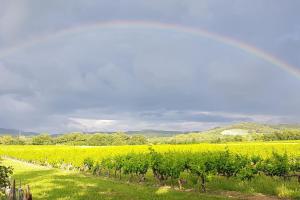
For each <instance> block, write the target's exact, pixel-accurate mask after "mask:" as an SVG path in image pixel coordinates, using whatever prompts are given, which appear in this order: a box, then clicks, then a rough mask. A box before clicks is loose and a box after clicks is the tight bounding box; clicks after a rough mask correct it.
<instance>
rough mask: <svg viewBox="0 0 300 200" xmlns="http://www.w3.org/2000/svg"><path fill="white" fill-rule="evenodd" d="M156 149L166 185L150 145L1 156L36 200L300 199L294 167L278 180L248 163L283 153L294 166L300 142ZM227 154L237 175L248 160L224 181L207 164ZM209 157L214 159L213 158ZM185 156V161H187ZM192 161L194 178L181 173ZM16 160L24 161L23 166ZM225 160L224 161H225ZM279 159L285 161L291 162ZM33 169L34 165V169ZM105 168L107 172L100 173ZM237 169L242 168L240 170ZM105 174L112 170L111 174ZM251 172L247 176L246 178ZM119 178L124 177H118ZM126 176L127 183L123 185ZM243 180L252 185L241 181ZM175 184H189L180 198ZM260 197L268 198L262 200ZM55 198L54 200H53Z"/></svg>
mask: <svg viewBox="0 0 300 200" xmlns="http://www.w3.org/2000/svg"><path fill="white" fill-rule="evenodd" d="M152 149H153V152H155V153H154V154H151V155H155V156H157V157H155V161H157V160H158V161H159V159H162V161H163V162H167V163H168V166H161V165H157V166H155V167H156V168H155V169H157V171H156V172H158V173H161V174H162V175H164V176H166V177H167V178H166V179H161V180H160V181H161V182H158V181H157V179H155V178H153V175H155V173H156V172H154V171H153V168H154V167H153V166H154V164H153V160H152V161H151V162H152V163H151V164H150V163H145V160H147V159H148V158H146V156H145V155H146V154H149V146H147V145H141V146H107V147H90V146H9V145H8V146H0V154H1V155H2V156H6V157H7V158H6V159H5V160H4V164H5V165H11V166H13V167H14V168H15V175H14V176H15V178H16V179H22V181H23V182H24V181H25V182H26V183H29V184H30V185H31V187H32V188H33V191H35V192H34V194H35V195H36V197H37V198H36V199H187V198H188V199H196V198H199V197H202V198H200V199H227V198H229V196H232V198H237V199H276V198H275V196H277V197H284V198H292V199H299V198H300V189H299V188H300V187H299V183H298V182H297V179H296V178H294V177H292V178H288V179H286V178H285V175H288V174H290V172H292V169H291V168H292V167H291V166H292V165H289V166H285V165H282V163H281V162H280V163H279V164H280V166H279V167H281V168H282V166H283V169H284V168H286V170H287V172H284V173H282V174H280V173H281V172H280V173H278V172H277V171H276V170H275V171H276V173H277V174H276V173H275V172H274V173H275V174H271V176H269V175H270V174H269V173H270V171H268V173H264V174H260V175H258V174H257V173H254V172H253V166H252V164H251V166H250V165H249V163H247V162H248V160H247V159H248V157H249V158H250V157H253V156H260V157H261V159H265V161H264V162H262V163H264V164H265V166H269V165H270V164H274V162H273V161H272V159H271V161H272V162H271V161H270V162H269V161H268V158H272V156H273V157H274V155H273V152H277V153H278V154H279V155H280V156H281V155H286V158H288V159H289V160H293V159H294V158H297V159H299V157H300V142H299V141H289V142H269V143H266V142H264V143H263V142H255V143H254V142H253V143H245V142H243V143H228V144H193V145H154V146H152ZM225 149H226V150H228V151H230V152H231V153H230V156H229V157H228V158H229V160H228V161H230V165H231V166H229V168H230V169H229V170H232V169H234V168H232V167H233V166H235V165H238V166H239V164H240V162H239V160H245V159H246V160H247V162H246V164H245V165H244V166H243V167H240V166H239V167H240V168H241V169H242V170H240V171H241V172H243V173H240V171H239V172H238V171H236V172H235V171H232V173H231V174H230V173H229V174H226V173H227V172H228V171H226V170H228V169H225V171H224V172H226V173H225V176H219V175H218V174H220V173H219V172H218V173H216V170H217V168H214V169H213V170H211V169H210V168H207V166H206V164H207V161H210V159H211V158H210V157H214V156H215V155H218V152H223V153H224V152H226V151H225ZM207 152H210V153H209V154H207ZM140 155H142V157H141V156H140ZM182 155H184V156H183V157H182ZM191 155H192V156H191ZM221 155H226V154H221ZM236 155H238V157H236ZM144 156H145V157H144ZM189 156H191V157H190V158H195V160H197V159H198V158H201V159H200V160H199V159H198V160H197V162H191V163H192V164H194V165H191V168H189V171H190V172H189V173H188V172H187V171H186V170H185V169H182V170H179V169H180V168H181V163H180V160H182V158H184V157H189ZM193 156H194V157H193ZM195 156H196V157H195ZM275 157H276V156H275ZM11 158H14V159H18V160H22V162H20V161H16V160H12V159H11ZM202 158H203V159H202ZM220 158H221V159H223V157H222V156H221V157H220ZM220 158H219V159H220ZM279 158H280V159H283V160H284V158H285V157H284V156H282V157H279ZM292 158H293V159H292ZM118 159H121V160H122V166H121V167H120V169H119V168H118V166H119V163H118ZM126 159H127V160H126ZM203 160H204V161H205V162H206V163H205V165H202V161H203ZM25 161H26V162H25ZM103 161H105V162H103ZM107 161H109V162H107ZM132 161H134V162H132ZM225 161H226V160H225ZM266 161H268V162H266ZM275 161H276V160H275ZM218 162H220V160H219V161H218ZM222 162H223V160H222ZM237 162H239V164H237ZM249 162H250V160H249ZM29 163H34V165H33V164H29ZM99 163H100V164H99ZM195 163H196V165H195ZM250 163H252V161H251V162H250ZM98 164H99V166H98ZM143 164H147V166H146V169H147V170H146V171H145V172H143V173H141V166H143ZM288 164H289V163H288ZM40 165H44V166H40ZM100 165H101V167H103V169H100V168H101V167H100ZM150 165H151V166H152V171H151V170H150V168H151V167H150ZM226 165H227V164H226ZM135 166H139V167H140V168H137V167H135ZM195 166H196V167H197V168H195ZM224 166H225V165H224ZM249 166H250V168H249ZM53 167H54V168H53ZM193 167H194V168H193ZM199 167H200V168H199ZM203 167H204V168H203ZM296 167H298V165H297V166H296ZM56 168H61V169H56ZM144 168H145V167H144ZM281 168H280V170H281ZM66 169H68V170H66ZM142 169H143V168H142ZM162 169H163V170H165V171H166V174H163V172H162ZM195 169H196V170H195ZM236 169H238V168H237V167H236ZM245 169H246V171H245ZM276 169H277V168H276ZM278 169H279V168H278ZM105 170H108V174H107V171H105ZM130 170H131V171H130ZM134 170H137V171H134ZM139 170H140V171H139ZM238 170H239V169H238ZM243 170H244V171H243ZM249 170H250V172H251V173H250V174H249ZM267 170H269V169H267ZM80 171H82V172H80ZM262 171H263V170H262ZM283 171H284V170H283ZM294 171H295V170H294ZM245 172H247V173H246V176H245ZM110 173H111V175H110V176H109V174H110ZM117 173H119V174H118V175H117ZM153 173H154V174H153ZM272 173H273V171H272ZM92 174H94V175H92ZM107 175H108V176H109V178H108V177H107ZM121 175H122V179H121V180H119V176H120V177H121ZM192 175H193V177H192ZM194 175H197V176H198V177H202V176H203V177H204V179H203V180H205V182H206V183H205V189H206V190H207V191H206V193H201V192H200V191H199V190H201V189H199V188H197V187H196V185H197V183H198V182H197V181H198V180H196V179H195V177H194ZM241 175H243V176H244V177H246V179H247V180H246V179H240V176H241ZM141 177H142V178H145V179H146V181H141V179H140V178H141ZM157 177H158V176H156V178H157ZM172 178H174V180H177V179H179V180H180V178H183V179H186V180H188V183H187V184H186V185H184V189H183V190H182V191H180V192H179V191H177V190H179V188H178V186H177V184H176V182H175V185H173V179H172ZM49 179H50V180H49ZM248 179H249V180H248ZM66 184H69V185H72V187H71V186H70V187H66V186H65V185H66ZM195 184H196V185H195ZM161 185H167V187H161ZM45 188H46V189H45ZM55 188H56V189H55ZM200 188H201V187H200ZM135 189H136V191H135ZM202 189H203V188H202ZM143 194H145V195H146V196H145V195H143ZM258 194H264V195H266V196H265V197H263V198H262V197H261V195H258ZM51 195H53V197H51V198H50V197H49V196H51ZM89 195H90V196H89ZM226 196H227V197H226ZM96 197H97V198H96ZM104 197H105V198H104Z"/></svg>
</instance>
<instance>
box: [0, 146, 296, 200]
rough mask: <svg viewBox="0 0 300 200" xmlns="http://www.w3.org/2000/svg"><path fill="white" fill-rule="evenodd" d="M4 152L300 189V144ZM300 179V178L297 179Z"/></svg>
mask: <svg viewBox="0 0 300 200" xmlns="http://www.w3.org/2000/svg"><path fill="white" fill-rule="evenodd" d="M0 152H1V155H2V156H8V157H12V158H16V159H19V160H23V161H27V162H31V163H36V164H39V165H45V166H52V167H55V168H64V169H68V170H78V171H84V172H90V173H93V174H94V175H95V176H106V177H110V178H114V179H120V180H126V181H129V182H136V183H146V182H151V183H156V184H158V185H169V186H171V187H176V188H178V189H180V190H182V189H186V188H192V189H194V190H196V191H202V192H205V191H206V190H207V182H209V181H214V180H215V179H219V178H223V177H224V178H225V179H226V180H227V179H228V181H230V180H231V179H232V178H234V179H239V180H240V181H242V182H251V181H252V180H253V179H255V178H256V177H269V178H270V179H274V180H278V179H280V180H282V181H283V183H285V182H286V183H291V182H292V185H293V186H292V187H293V188H294V190H293V193H292V195H290V196H295V197H297V198H298V197H299V196H300V191H299V189H295V188H299V184H300V182H299V181H300V176H299V173H300V144H299V142H296V141H295V142H289V143H231V144H198V145H154V146H110V147H79V146H77V147H75V146H1V147H0ZM297 181H298V182H299V183H298V184H297Z"/></svg>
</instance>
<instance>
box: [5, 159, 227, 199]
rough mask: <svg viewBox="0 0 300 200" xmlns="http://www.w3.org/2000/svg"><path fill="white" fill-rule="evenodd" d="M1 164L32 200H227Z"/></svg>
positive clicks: (61, 171)
mask: <svg viewBox="0 0 300 200" xmlns="http://www.w3.org/2000/svg"><path fill="white" fill-rule="evenodd" d="M2 164H4V165H6V166H12V167H13V168H14V175H13V178H15V179H16V180H17V181H20V180H21V181H22V183H23V184H29V185H30V187H31V189H32V194H33V197H34V199H36V200H39V199H40V200H47V199H49V200H56V199H57V200H68V199H70V200H71V199H72V200H79V199H80V200H93V199H95V200H96V199H97V200H99V199H110V200H114V199H116V200H117V199H122V200H134V199H139V200H140V199H147V200H148V199H157V200H168V199H170V200H171V199H172V200H173V199H174V200H177V199H189V200H193V199H205V200H206V199H207V200H224V199H228V198H226V197H222V196H217V195H209V194H201V193H197V192H179V191H175V190H172V189H170V188H166V187H151V186H145V185H138V184H129V183H121V182H118V181H113V180H106V179H104V178H97V177H93V176H89V175H84V174H82V173H79V172H70V171H63V170H60V169H51V168H46V167H42V166H37V165H31V164H27V163H24V162H20V161H15V160H7V159H6V160H3V162H2Z"/></svg>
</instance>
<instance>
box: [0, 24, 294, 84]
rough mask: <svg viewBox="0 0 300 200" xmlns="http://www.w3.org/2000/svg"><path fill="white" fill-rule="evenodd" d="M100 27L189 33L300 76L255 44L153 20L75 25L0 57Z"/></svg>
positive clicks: (11, 50) (33, 40)
mask: <svg viewBox="0 0 300 200" xmlns="http://www.w3.org/2000/svg"><path fill="white" fill-rule="evenodd" d="M99 28H102V29H104V28H148V29H149V28H151V29H158V30H171V31H175V32H180V33H187V34H191V35H194V36H198V37H202V38H207V39H210V40H213V41H216V42H220V43H222V44H225V45H228V46H231V47H234V48H237V49H240V50H243V51H244V52H246V53H249V54H252V55H254V56H256V57H257V58H260V59H262V60H264V61H266V62H268V63H270V64H272V65H274V66H277V67H279V68H281V69H282V70H284V71H286V72H288V73H289V74H291V75H294V76H295V77H297V78H300V68H297V67H296V66H292V65H290V64H288V63H287V62H285V61H283V60H281V59H279V58H276V57H275V56H273V55H271V54H270V53H268V52H266V51H263V50H261V49H259V48H257V47H255V46H252V45H250V44H247V43H245V42H242V41H239V40H236V39H233V38H230V37H227V36H224V35H220V34H217V33H213V32H210V31H207V30H204V29H199V28H193V27H188V26H183V25H177V24H167V23H161V22H153V21H123V20H122V21H120V20H117V21H108V22H96V23H91V24H84V25H80V26H75V27H71V28H66V29H63V30H60V31H57V32H54V33H51V34H48V35H45V36H41V37H37V38H34V39H32V40H29V41H27V42H24V43H21V44H18V45H15V46H12V47H11V48H8V49H4V50H2V51H1V50H0V59H1V58H4V57H6V56H8V55H11V54H13V53H15V52H16V51H19V50H21V49H25V48H28V47H31V46H34V45H37V44H40V43H43V42H47V41H49V40H53V39H56V38H60V37H64V36H67V35H70V34H76V33H81V32H85V31H90V30H93V29H99Z"/></svg>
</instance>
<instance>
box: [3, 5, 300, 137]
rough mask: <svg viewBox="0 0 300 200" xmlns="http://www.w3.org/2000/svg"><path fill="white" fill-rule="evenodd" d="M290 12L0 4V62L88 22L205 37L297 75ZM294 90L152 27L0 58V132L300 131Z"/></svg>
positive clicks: (245, 62)
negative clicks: (278, 125)
mask: <svg viewBox="0 0 300 200" xmlns="http://www.w3.org/2000/svg"><path fill="white" fill-rule="evenodd" d="M298 4H299V3H298V2H296V1H284V2H276V3H274V2H273V1H234V0H232V1H224V2H220V1H198V0H190V1H188V0H186V1H183V0H178V1H177V0H175V1H174V0H166V1H160V0H153V1H140V0H127V1H125V0H123V1H34V0H27V1H6V0H0V5H1V7H0V52H3V51H4V50H5V49H9V48H10V47H14V46H17V45H18V44H22V43H24V42H26V41H28V40H31V39H33V38H35V37H40V36H43V35H51V33H55V32H56V31H59V30H62V29H66V28H69V27H74V26H78V25H82V24H90V23H93V22H96V21H109V20H116V19H118V20H146V21H159V22H165V23H172V24H181V25H185V26H191V27H194V28H197V27H198V28H205V29H208V30H210V31H213V32H217V33H219V34H224V35H227V36H228V37H234V38H237V39H240V40H243V41H245V42H249V43H252V44H253V45H256V46H258V47H260V48H262V49H265V50H268V51H269V52H270V53H273V54H274V55H276V56H278V57H281V58H284V59H285V60H286V61H287V62H290V63H291V64H293V65H295V66H300V60H299V52H300V45H299V35H300V26H299V23H298V22H297V19H298V18H299V17H300V14H299V13H298V11H297V7H299V6H300V5H298ZM299 88H300V80H299V79H297V78H295V77H294V76H291V75H290V74H288V73H287V72H286V71H284V70H282V69H279V68H278V67H276V66H274V65H272V64H270V63H268V62H266V61H264V60H261V59H258V58H257V57H255V56H254V55H251V54H248V53H245V52H242V51H241V50H239V49H235V48H232V47H229V46H226V45H224V44H220V43H217V42H214V41H210V40H207V39H205V38H201V37H196V36H193V35H189V34H187V33H180V32H172V31H162V30H155V29H151V28H143V29H142V28H137V27H130V26H129V27H127V28H106V29H103V28H102V29H100V28H98V29H91V30H88V29H87V30H85V31H83V32H80V33H76V34H75V33H74V34H69V35H66V36H64V37H57V38H54V39H50V40H48V41H43V42H39V43H36V44H35V45H32V46H28V47H24V48H20V49H18V50H16V51H14V52H12V53H10V54H8V55H5V56H1V54H0V111H1V112H0V121H1V124H0V127H13V128H23V129H30V130H37V131H42V130H45V131H54V132H59V131H70V130H77V129H80V130H86V129H87V130H92V129H100V130H101V129H104V130H120V129H126V130H132V129H144V128H154V129H174V130H176V129H179V130H196V129H203V128H209V127H213V126H215V125H219V124H223V123H230V122H237V121H260V122H297V120H298V119H299V116H300V114H299V113H300V107H299V106H298V105H299V102H300V94H299V92H297V91H298V90H299Z"/></svg>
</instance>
